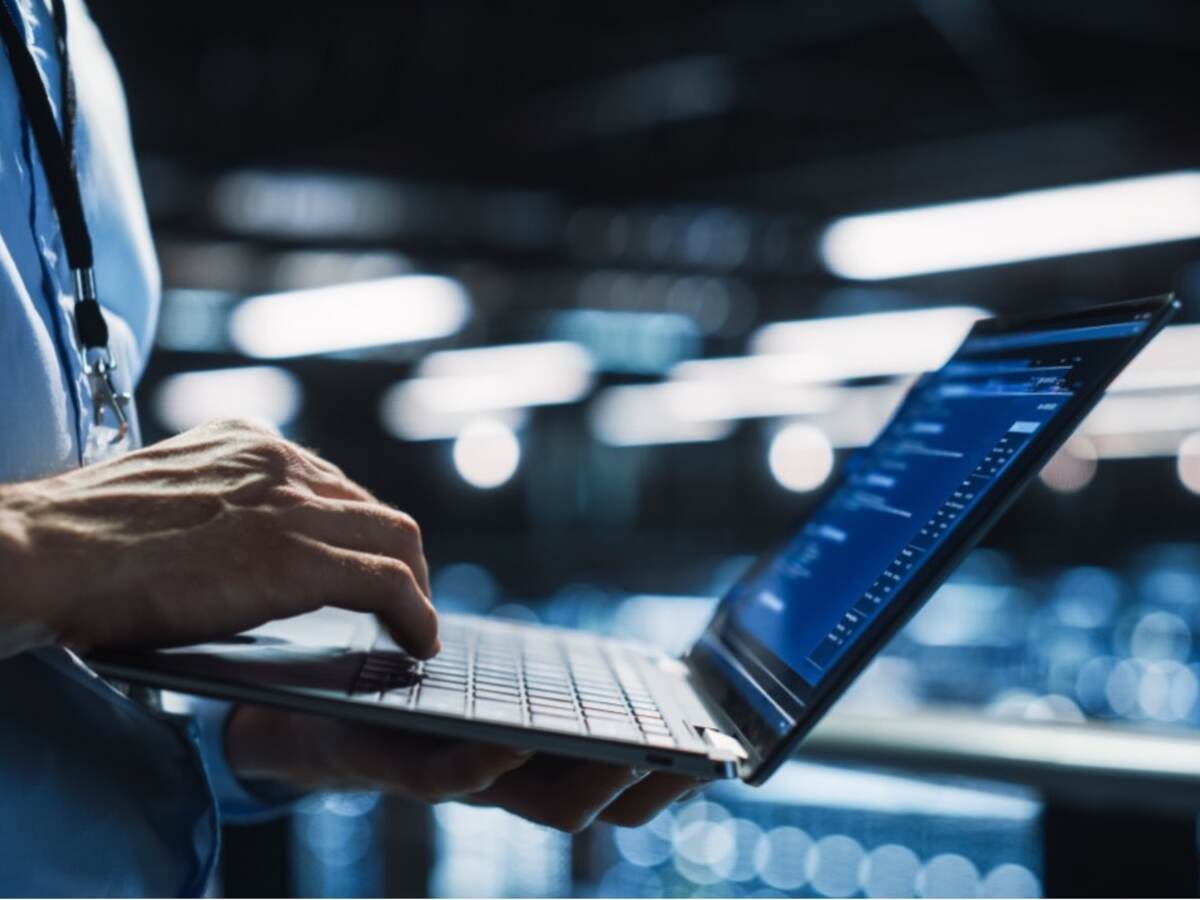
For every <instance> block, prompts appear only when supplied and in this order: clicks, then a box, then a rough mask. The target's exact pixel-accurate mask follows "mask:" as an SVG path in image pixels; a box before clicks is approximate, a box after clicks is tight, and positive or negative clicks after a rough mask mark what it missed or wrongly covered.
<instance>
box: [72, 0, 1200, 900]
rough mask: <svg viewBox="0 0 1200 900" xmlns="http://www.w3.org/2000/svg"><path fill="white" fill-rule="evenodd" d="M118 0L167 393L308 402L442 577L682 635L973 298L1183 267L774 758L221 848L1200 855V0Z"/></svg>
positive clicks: (406, 878) (306, 826) (151, 409)
mask: <svg viewBox="0 0 1200 900" xmlns="http://www.w3.org/2000/svg"><path fill="white" fill-rule="evenodd" d="M90 6H91V9H92V11H93V15H94V17H95V18H96V20H97V22H98V23H99V25H100V27H101V29H102V31H103V32H104V33H105V35H106V37H107V39H108V41H109V44H110V47H111V49H112V52H113V55H114V57H115V58H116V61H117V64H118V67H119V68H120V70H121V72H122V74H123V76H124V79H125V85H126V91H127V95H128V100H129V106H130V113H131V117H132V123H133V130H134V138H135V144H136V146H137V148H138V151H139V157H140V162H141V171H142V177H143V183H144V188H145V192H146V199H147V202H148V205H149V209H150V215H151V218H152V223H153V227H154V231H155V236H156V240H157V246H158V253H159V258H160V260H161V264H162V269H163V278H164V285H165V294H164V301H163V309H162V315H161V319H160V324H159V330H158V338H157V345H158V346H157V350H156V353H155V356H154V358H153V361H152V363H151V366H150V368H149V370H148V371H147V373H146V375H145V378H144V379H143V382H142V385H141V388H140V397H139V399H140V404H141V410H142V420H143V426H144V430H145V434H146V438H147V440H155V439H158V438H161V437H163V436H166V435H169V434H171V433H174V432H176V431H178V430H181V429H185V428H188V427H191V426H193V425H196V424H199V423H201V422H203V421H205V420H207V419H209V418H213V417H217V416H225V415H253V416H259V417H265V418H268V419H270V420H272V421H274V422H275V423H277V424H278V425H279V426H280V427H282V428H283V429H284V430H285V432H286V433H287V434H288V435H289V436H291V437H294V438H296V439H297V440H300V441H302V442H304V443H306V444H308V445H310V446H314V447H317V448H319V449H320V450H321V452H322V453H324V454H325V455H327V456H328V457H329V458H331V459H333V460H335V461H336V462H337V463H339V464H340V465H341V466H342V467H343V468H345V469H346V471H347V472H348V474H349V475H351V476H352V477H353V478H355V479H357V480H359V481H360V482H362V483H363V484H365V485H367V486H368V487H369V488H370V489H371V490H373V491H374V492H375V493H377V494H378V495H379V496H380V497H381V498H383V499H384V500H386V501H388V502H390V503H394V504H396V505H398V506H401V507H402V508H404V509H406V510H408V511H409V512H411V513H413V514H414V515H415V516H416V517H417V518H418V519H419V520H420V521H421V523H422V524H423V527H424V532H425V535H426V544H427V549H428V553H429V557H430V560H431V563H432V566H433V570H434V586H435V596H436V598H437V600H438V602H439V604H440V605H441V606H442V607H444V608H446V609H459V610H470V611H475V612H485V613H491V614H495V615H499V616H508V617H514V618H520V619H527V620H540V621H545V622H553V623H560V624H566V625H578V626H583V627H588V628H594V629H598V630H603V631H608V632H612V633H620V634H626V635H634V636H638V637H642V638H646V639H648V640H651V641H656V642H658V643H662V644H666V645H668V646H676V647H677V646H680V645H681V644H683V643H685V642H686V640H687V638H688V637H689V635H691V634H695V633H696V632H698V631H699V630H700V629H701V627H702V626H703V623H704V621H705V618H706V616H707V615H708V613H709V611H710V610H711V608H712V605H713V603H714V602H715V600H716V598H718V597H719V596H720V594H721V592H722V591H723V590H724V589H725V588H726V587H727V586H728V585H729V584H730V583H731V581H732V580H733V579H734V578H736V577H737V575H738V573H739V572H740V571H741V570H742V569H743V568H744V567H745V566H746V565H747V564H748V562H749V561H750V559H751V558H752V557H753V555H754V554H756V553H758V552H759V551H761V550H762V549H763V548H764V547H765V546H767V545H768V544H770V543H771V542H772V541H774V540H776V539H778V538H779V537H780V536H781V535H782V534H785V533H786V530H787V529H788V527H789V524H790V523H792V522H793V521H794V520H795V519H796V518H797V517H798V516H801V515H803V514H804V512H805V510H806V509H808V508H809V507H810V506H811V504H812V502H813V500H814V498H815V497H816V496H817V495H818V494H819V491H820V489H821V488H822V486H824V485H825V484H826V483H827V481H828V479H829V478H830V477H831V475H832V473H833V472H834V471H835V470H836V466H837V464H838V462H839V461H840V460H841V459H842V458H844V455H845V454H846V453H847V452H848V451H850V450H852V449H853V448H854V447H857V446H861V445H863V444H864V443H867V442H869V441H870V440H871V438H872V436H873V435H874V433H875V432H876V431H877V430H878V428H879V427H880V426H881V425H882V423H883V422H884V421H885V419H886V418H887V416H888V413H889V412H890V410H891V409H892V407H893V405H894V404H895V402H896V401H897V400H898V398H899V396H900V394H901V393H902V392H903V390H904V388H905V386H906V384H907V383H908V382H909V380H910V379H911V378H912V377H913V376H914V375H915V374H916V373H919V372H920V371H923V370H925V369H929V368H933V367H936V366H937V365H939V364H940V363H941V361H942V360H944V359H945V357H946V356H947V355H948V354H949V352H950V351H951V350H952V348H953V347H954V345H955V344H956V343H957V341H958V340H959V339H960V338H961V337H962V335H963V334H964V333H965V330H966V329H967V328H968V327H969V325H970V322H971V321H972V320H973V319H974V318H975V317H977V316H978V315H981V314H983V313H984V312H995V313H1027V312H1041V311H1049V310H1065V309H1070V308H1072V307H1077V306H1080V305H1085V304H1089V303H1094V302H1100V301H1111V300H1120V299H1128V298H1131V297H1136V296H1144V295H1149V294H1157V293H1163V292H1165V291H1168V290H1174V291H1176V292H1177V293H1178V294H1179V296H1180V297H1181V299H1182V300H1183V301H1184V307H1185V308H1184V312H1183V314H1182V315H1181V316H1180V317H1179V319H1178V320H1177V322H1178V324H1177V325H1175V326H1173V327H1172V328H1171V329H1170V330H1168V331H1167V332H1166V333H1165V334H1164V335H1163V336H1162V337H1161V338H1159V339H1158V340H1157V341H1156V342H1155V344H1154V345H1153V346H1152V347H1151V348H1150V350H1148V351H1147V353H1146V354H1145V356H1144V357H1143V358H1142V359H1141V360H1140V361H1139V363H1138V364H1137V365H1136V366H1135V367H1134V368H1133V369H1131V370H1130V372H1129V374H1128V375H1127V376H1125V377H1124V378H1123V379H1122V382H1121V383H1119V385H1118V386H1117V387H1116V388H1115V389H1114V391H1113V392H1112V393H1111V394H1110V396H1109V397H1108V398H1107V399H1106V400H1105V401H1104V403H1103V404H1102V406H1101V407H1099V408H1098V409H1097V411H1096V412H1095V413H1094V414H1093V415H1092V417H1091V418H1090V419H1089V420H1088V422H1087V424H1086V425H1085V426H1084V427H1083V428H1082V429H1081V432H1080V434H1079V435H1078V436H1077V437H1076V438H1075V439H1074V440H1073V441H1072V442H1071V443H1070V444H1069V445H1068V446H1067V448H1065V449H1064V451H1063V452H1062V453H1060V455H1059V457H1058V458H1057V459H1056V460H1055V461H1054V462H1053V463H1051V465H1050V466H1049V467H1048V468H1047V469H1046V470H1045V471H1044V472H1043V474H1042V476H1041V479H1040V481H1039V482H1038V483H1037V484H1035V485H1034V486H1033V487H1031V488H1030V490H1029V491H1028V492H1027V493H1026V494H1025V495H1024V496H1023V497H1022V499H1021V500H1020V501H1019V502H1018V504H1017V505H1016V506H1015V507H1014V508H1013V510H1012V511H1011V513H1010V514H1009V515H1007V517H1006V518H1005V519H1004V520H1003V521H1002V523H1001V524H1000V525H999V526H998V527H997V528H996V529H995V530H994V531H993V532H992V533H991V534H990V535H989V536H988V537H987V539H986V540H985V542H984V547H983V549H981V550H979V551H978V552H976V553H975V554H974V555H973V556H972V557H971V558H970V559H969V560H968V562H967V563H966V565H965V566H964V567H963V569H962V570H961V571H960V572H959V573H958V574H957V575H956V576H955V578H954V579H953V580H952V581H951V583H950V584H949V585H947V586H946V587H945V588H944V589H943V590H942V591H940V592H939V594H938V595H937V596H936V597H935V599H934V600H933V601H932V602H931V603H930V605H929V606H928V607H927V609H926V610H925V611H924V612H923V613H922V614H921V615H920V616H919V617H918V618H917V619H916V620H915V621H914V622H913V624H912V625H911V626H910V627H909V628H908V629H907V630H906V631H905V632H904V633H903V634H902V635H901V636H900V637H899V638H898V639H897V640H896V641H895V642H894V643H893V645H892V646H891V647H890V648H889V649H888V651H887V653H886V654H885V655H884V657H883V658H882V659H880V660H879V661H878V663H877V664H876V665H875V666H874V667H873V668H872V669H871V670H870V671H869V673H868V674H867V675H866V676H865V677H864V679H863V680H862V681H861V682H860V684H859V685H858V686H857V687H856V689H855V691H854V692H853V694H852V695H851V696H849V697H847V698H846V701H845V702H844V703H843V704H842V705H841V706H840V707H839V709H838V710H837V711H836V712H835V714H834V716H832V717H831V719H830V722H829V728H828V729H824V730H823V731H822V732H820V733H818V734H817V735H816V736H814V738H813V740H812V741H811V742H810V743H809V744H806V746H805V748H803V749H802V750H801V751H800V753H799V754H798V756H797V758H796V760H795V761H794V762H792V763H790V764H788V766H787V767H785V769H784V770H783V771H782V772H781V773H780V775H779V776H777V777H776V778H775V779H774V780H773V781H772V782H771V783H769V784H768V785H767V786H766V787H764V788H762V789H757V790H751V789H747V788H744V787H734V786H721V787H719V788H714V789H713V790H711V791H710V792H709V793H708V794H706V795H705V796H704V797H703V798H702V799H700V800H697V801H694V802H692V803H690V804H689V805H686V806H681V807H676V808H674V809H673V810H671V811H669V812H667V813H664V814H663V815H662V816H660V817H659V819H657V820H655V821H654V822H653V823H651V824H650V825H648V826H646V827H644V828H640V829H636V830H632V831H625V832H617V831H614V830H612V829H608V828H603V827H598V828H594V829H592V830H590V831H589V832H587V833H585V834H582V835H579V836H573V837H572V836H565V835H561V834H557V833H553V832H550V831H547V830H544V829H541V828H537V827H535V826H532V825H528V824H525V823H518V822H517V821H516V820H515V819H510V818H508V817H507V816H505V814H503V813H499V812H492V811H487V810H477V809H473V808H468V807H458V806H453V805H450V806H443V807H439V808H437V809H436V810H432V811H430V810H427V809H424V808H421V807H414V806H409V805H406V804H404V803H401V802H397V801H394V800H388V799H383V798H379V797H377V796H374V795H362V794H357V795H327V796H317V797H313V798H310V799H309V800H307V801H305V802H304V803H303V804H302V805H301V807H300V808H299V809H298V811H297V813H296V815H295V816H293V817H292V818H291V819H289V820H286V821H281V822H276V823H269V824H266V825H260V826H254V827H245V828H227V829H226V835H225V842H226V855H225V864H224V868H223V871H222V872H221V873H220V883H219V885H218V887H217V890H218V891H219V892H223V893H225V894H228V895H231V896H239V895H261V894H267V895H273V894H279V893H286V892H293V893H297V894H301V895H314V894H315V895H342V896H354V895H379V894H387V895H397V896H406V895H422V894H426V893H429V894H433V895H436V896H478V895H493V896H505V895H519V896H566V895H575V896H646V897H657V896H672V897H673V896H709V895H713V896H791V895H803V896H829V897H840V896H872V897H875V896H909V895H919V896H1040V895H1042V894H1043V893H1046V892H1049V893H1054V894H1070V893H1080V892H1084V893H1091V894H1093V895H1101V894H1105V893H1110V892H1116V893H1123V894H1129V895H1139V894H1140V895H1155V894H1158V895H1175V894H1192V893H1194V892H1195V891H1196V890H1197V888H1198V887H1200V882H1198V881H1197V844H1196V813H1197V810H1200V787H1198V785H1200V741H1195V742H1193V741H1192V740H1191V737H1190V736H1191V734H1192V733H1193V729H1195V728H1200V648H1198V647H1197V641H1196V637H1197V629H1200V540H1198V538H1200V496H1197V494H1200V166H1198V165H1197V152H1198V147H1200V117H1198V116H1197V112H1196V109H1197V107H1196V103H1195V96H1194V94H1195V90H1194V88H1195V65H1194V59H1195V54H1196V51H1197V49H1200V7H1198V6H1197V5H1196V4H1194V3H1191V2H1187V0H1153V2H1143V3H1139V4H1129V3H1125V2H1121V0H1093V2H1090V3H1087V4H1080V3H1076V4H1062V3H1039V2H1032V0H1005V2H1000V0H870V2H859V3H799V2H792V3H786V2H774V0H767V2H759V0H754V2H736V3H734V2H720V0H709V2H692V3H679V2H668V0H643V2H639V3H636V4H635V3H615V4H570V5H567V6H561V5H559V4H551V3H544V2H532V3H523V4H515V3H483V2H479V0H475V2H456V3H439V2H412V3H392V4H368V3H360V2H341V3H337V4H320V5H316V4H313V5H306V4H294V3H293V4H283V3H274V2H262V3H253V4H247V3H239V4H233V3H225V2H211V3H205V4H161V3H160V4H149V3H145V4H129V3H122V2H117V0H91V2H90ZM1081 186H1086V187H1081ZM999 195H1011V197H1010V199H1009V200H1008V201H1006V203H1005V204H1002V205H999V206H997V205H996V204H994V203H991V204H989V203H987V202H983V203H980V202H978V201H986V200H987V199H988V198H994V197H997V196H999ZM897 209H908V210H911V212H910V214H909V216H908V217H906V218H899V219H898V218H895V217H892V218H880V217H877V216H876V215H875V214H876V213H881V212H886V211H890V210H897ZM931 210H932V211H933V212H934V215H932V216H930V215H928V213H929V212H930V211H931ZM816 320H830V321H821V322H817V321H816ZM781 359H783V360H790V361H791V363H792V364H790V365H787V366H782V367H781V366H779V365H777V364H776V363H778V362H779V360H781ZM681 623H686V627H684V625H683V624H681ZM905 729H907V730H905ZM948 735H954V736H958V737H962V738H963V741H961V742H960V743H964V744H970V747H966V748H965V749H964V748H961V747H960V748H957V749H954V750H947V748H946V746H945V741H946V738H947V736H948ZM972 736H974V738H973V739H971V738H972ZM968 739H970V740H968Z"/></svg>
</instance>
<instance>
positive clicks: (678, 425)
mask: <svg viewBox="0 0 1200 900" xmlns="http://www.w3.org/2000/svg"><path fill="white" fill-rule="evenodd" d="M679 387H680V386H679V385H676V384H673V383H670V382H668V383H665V384H639V385H627V386H622V387H611V388H608V389H607V390H605V391H602V392H601V393H600V394H599V395H598V396H597V397H596V399H595V401H593V403H592V405H591V408H590V409H589V410H588V418H589V420H590V424H591V429H592V434H593V435H595V437H596V438H597V439H598V440H599V441H601V442H602V443H605V444H609V445H611V446H614V447H636V446H645V445H651V444H686V443H696V442H701V441H719V440H721V439H722V438H725V437H727V436H728V435H729V434H730V433H731V432H732V431H733V424H732V423H731V422H726V421H715V420H702V419H696V418H689V417H688V416H687V415H685V414H683V413H684V412H686V411H687V410H688V409H689V406H688V404H689V403H690V402H693V401H691V400H689V399H688V398H687V397H683V396H682V395H681V394H680V391H679V390H678V388H679ZM684 387H685V389H686V387H687V386H684Z"/></svg>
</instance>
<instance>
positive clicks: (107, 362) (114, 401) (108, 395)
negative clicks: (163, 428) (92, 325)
mask: <svg viewBox="0 0 1200 900" xmlns="http://www.w3.org/2000/svg"><path fill="white" fill-rule="evenodd" d="M85 360H86V362H85V364H84V367H83V371H84V374H85V375H87V377H88V384H89V386H90V387H91V390H92V418H93V419H94V420H95V422H96V424H97V425H99V424H100V423H101V422H103V420H104V411H105V410H106V409H107V410H110V411H111V412H112V414H113V417H114V418H115V419H116V421H117V433H116V435H115V436H114V437H113V439H112V441H111V442H110V443H112V444H117V443H120V442H121V441H122V440H124V439H125V437H126V435H128V434H129V415H128V414H127V413H126V412H125V409H126V407H128V406H129V404H130V403H131V402H132V401H133V398H132V397H131V396H130V395H129V394H128V393H126V392H124V391H120V390H117V385H116V382H115V381H113V375H112V373H113V372H114V371H115V370H116V368H117V364H116V363H115V362H113V359H112V356H111V355H110V354H109V352H108V348H107V347H94V348H91V349H89V350H87V351H86V353H85Z"/></svg>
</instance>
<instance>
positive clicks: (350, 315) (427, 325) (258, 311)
mask: <svg viewBox="0 0 1200 900" xmlns="http://www.w3.org/2000/svg"><path fill="white" fill-rule="evenodd" d="M470 315H471V301H470V299H469V298H468V297H467V292H466V291H465V290H464V289H463V286H462V285H461V284H459V283H458V282H457V281H455V280H453V279H450V278H443V277H440V276H437V275H402V276H399V277H397V278H382V279H379V280H376V281H359V282H353V283H350V284H344V285H337V286H335V287H325V288H314V289H312V290H304V291H287V292H283V293H278V294H264V295H262V296H258V297H250V298H249V299H247V300H245V301H244V302H243V303H242V304H241V305H239V306H238V307H237V308H236V309H235V310H234V311H233V315H232V316H231V317H230V321H229V330H230V337H231V338H232V340H233V343H234V346H236V347H237V348H238V349H239V350H240V351H241V352H243V353H245V354H246V355H247V356H253V357H257V358H260V359H279V358H283V357H289V356H308V355H312V354H318V353H337V352H344V351H347V350H358V349H363V348H367V347H382V346H389V345H392V344H403V343H410V342H416V341H428V340H433V339H435V338H441V337H447V336H449V335H452V334H454V333H455V332H457V331H458V330H459V329H461V328H462V327H463V325H465V324H466V322H467V319H468V318H470Z"/></svg>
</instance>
